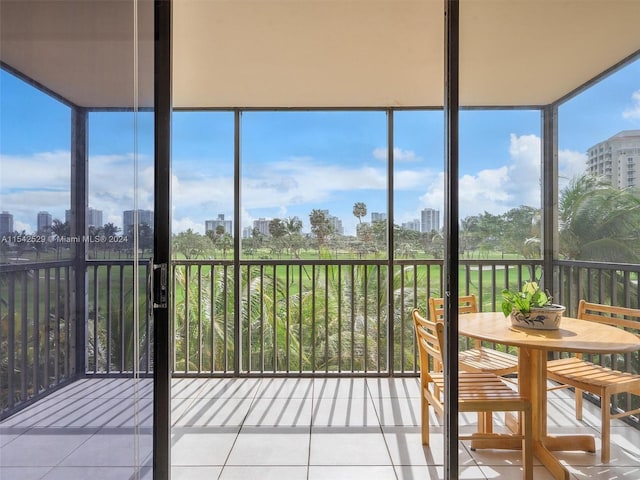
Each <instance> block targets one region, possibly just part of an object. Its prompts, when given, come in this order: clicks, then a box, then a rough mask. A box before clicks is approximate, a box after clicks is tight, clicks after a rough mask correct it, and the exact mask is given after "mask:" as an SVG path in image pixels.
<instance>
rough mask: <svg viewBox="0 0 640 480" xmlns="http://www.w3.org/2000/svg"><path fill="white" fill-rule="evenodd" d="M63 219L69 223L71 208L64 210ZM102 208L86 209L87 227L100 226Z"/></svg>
mask: <svg viewBox="0 0 640 480" xmlns="http://www.w3.org/2000/svg"><path fill="white" fill-rule="evenodd" d="M64 221H65V222H67V223H68V224H71V210H65V211H64ZM102 226H104V223H102V210H96V209H95V208H91V207H89V208H88V209H87V227H102Z"/></svg>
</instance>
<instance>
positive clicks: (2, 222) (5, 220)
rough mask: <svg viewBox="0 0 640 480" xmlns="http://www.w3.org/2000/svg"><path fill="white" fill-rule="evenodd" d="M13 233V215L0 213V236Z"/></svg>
mask: <svg viewBox="0 0 640 480" xmlns="http://www.w3.org/2000/svg"><path fill="white" fill-rule="evenodd" d="M11 233H13V215H11V214H10V213H9V212H7V211H4V212H2V213H0V235H9V234H11Z"/></svg>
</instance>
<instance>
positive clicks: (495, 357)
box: [429, 295, 518, 376]
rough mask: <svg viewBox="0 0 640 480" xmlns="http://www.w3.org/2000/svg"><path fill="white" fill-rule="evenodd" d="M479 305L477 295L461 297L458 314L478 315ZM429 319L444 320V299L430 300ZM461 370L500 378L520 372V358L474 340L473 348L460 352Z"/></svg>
mask: <svg viewBox="0 0 640 480" xmlns="http://www.w3.org/2000/svg"><path fill="white" fill-rule="evenodd" d="M477 311H478V304H477V302H476V297H475V295H466V296H461V297H459V305H458V313H459V314H465V313H476V312H477ZM429 319H430V320H431V321H434V322H435V321H439V320H443V319H444V299H442V298H429ZM458 359H459V360H460V369H462V370H464V371H465V372H484V373H493V374H495V375H498V376H504V375H509V374H514V373H517V372H518V357H516V356H515V355H511V354H509V353H506V352H500V351H498V350H494V349H493V348H487V347H483V346H482V342H481V341H480V340H477V339H474V343H473V348H471V349H469V350H463V351H461V352H460V354H459V357H458Z"/></svg>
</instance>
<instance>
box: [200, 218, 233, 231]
mask: <svg viewBox="0 0 640 480" xmlns="http://www.w3.org/2000/svg"><path fill="white" fill-rule="evenodd" d="M218 227H223V228H224V233H228V234H230V235H233V222H232V221H231V220H225V219H224V214H223V213H219V214H218V219H217V220H205V222H204V231H205V232H208V231H209V230H212V231H214V232H215V231H216V228H218Z"/></svg>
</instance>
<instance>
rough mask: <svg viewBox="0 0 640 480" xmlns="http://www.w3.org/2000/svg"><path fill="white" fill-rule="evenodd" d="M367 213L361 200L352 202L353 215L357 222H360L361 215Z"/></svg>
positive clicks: (365, 206)
mask: <svg viewBox="0 0 640 480" xmlns="http://www.w3.org/2000/svg"><path fill="white" fill-rule="evenodd" d="M366 214H367V205H366V204H365V203H363V202H356V203H354V204H353V215H354V216H355V217H356V218H357V219H358V223H362V217H364V216H365V215H366Z"/></svg>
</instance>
